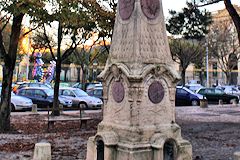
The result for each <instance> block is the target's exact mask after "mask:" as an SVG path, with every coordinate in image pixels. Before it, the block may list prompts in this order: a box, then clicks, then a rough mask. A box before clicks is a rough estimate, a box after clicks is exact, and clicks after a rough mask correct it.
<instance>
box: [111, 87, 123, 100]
mask: <svg viewBox="0 0 240 160" xmlns="http://www.w3.org/2000/svg"><path fill="white" fill-rule="evenodd" d="M124 92H125V91H124V86H123V84H122V82H114V83H113V85H112V95H113V99H114V100H115V101H116V102H117V103H121V102H122V100H123V98H124V94H125V93H124Z"/></svg>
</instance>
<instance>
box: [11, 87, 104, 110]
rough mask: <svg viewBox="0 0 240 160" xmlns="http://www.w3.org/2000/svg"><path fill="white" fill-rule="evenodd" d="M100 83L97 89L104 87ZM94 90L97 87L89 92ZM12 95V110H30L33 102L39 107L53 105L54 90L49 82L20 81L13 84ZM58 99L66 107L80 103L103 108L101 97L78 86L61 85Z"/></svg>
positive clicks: (88, 106) (84, 105)
mask: <svg viewBox="0 0 240 160" xmlns="http://www.w3.org/2000/svg"><path fill="white" fill-rule="evenodd" d="M98 85H99V87H97V89H102V87H100V84H98ZM94 90H95V88H92V89H89V92H90V91H91V92H92V91H94ZM101 91H102V90H101ZM11 97H12V98H11V109H12V111H14V110H29V109H31V107H32V105H33V104H37V106H38V108H47V107H52V105H53V100H54V91H53V88H52V87H51V86H50V85H49V84H44V83H20V84H16V85H14V86H13V92H12V96H11ZM58 100H59V103H60V104H62V105H63V106H64V107H73V108H74V107H75V108H76V107H79V106H80V105H81V107H84V108H101V106H102V104H103V101H102V100H101V99H100V98H98V97H96V96H94V95H93V96H91V95H89V94H88V93H87V92H85V91H83V90H82V89H79V88H77V87H75V88H74V87H60V89H59V96H58Z"/></svg>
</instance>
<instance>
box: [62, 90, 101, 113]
mask: <svg viewBox="0 0 240 160" xmlns="http://www.w3.org/2000/svg"><path fill="white" fill-rule="evenodd" d="M59 95H61V96H63V97H66V98H69V99H71V100H72V102H73V106H79V105H84V108H101V107H102V105H103V102H102V100H101V99H99V98H97V97H92V96H89V95H88V94H87V93H86V92H84V91H83V90H81V89H78V88H71V87H64V88H60V89H59Z"/></svg>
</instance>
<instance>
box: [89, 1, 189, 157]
mask: <svg viewBox="0 0 240 160" xmlns="http://www.w3.org/2000/svg"><path fill="white" fill-rule="evenodd" d="M149 2H153V3H149ZM132 3H134V5H133V4H132ZM141 4H142V6H141ZM152 4H155V5H157V6H153V5H152ZM122 6H125V8H122ZM119 10H120V13H119V12H117V16H116V21H115V26H114V34H113V41H112V44H111V49H110V55H109V58H108V62H107V64H106V66H105V69H104V71H103V72H102V73H101V74H100V75H99V78H101V79H102V81H103V95H104V97H103V98H104V108H103V120H102V122H101V123H100V124H99V125H98V133H97V134H96V136H95V138H94V139H93V138H90V139H89V143H88V153H87V160H96V159H97V157H98V153H99V155H102V153H100V152H102V150H98V149H97V144H98V142H99V141H100V142H103V143H104V160H126V159H128V160H163V159H166V157H165V158H164V156H169V157H171V158H170V159H178V160H190V159H192V147H191V144H190V143H189V142H187V141H185V140H183V139H182V137H181V129H180V127H179V126H178V125H177V124H176V123H175V87H176V83H177V81H178V80H179V75H178V74H177V72H176V70H175V69H174V68H173V67H172V65H173V60H172V59H171V54H170V50H169V45H168V40H167V35H166V29H165V23H164V17H163V12H162V5H161V0H151V1H147V0H135V1H133V0H130V1H125V0H121V1H119V4H118V11H119ZM131 11H132V12H131ZM130 13H131V14H130ZM119 14H120V15H119ZM128 16H129V17H128ZM166 146H167V147H168V148H167V147H166Z"/></svg>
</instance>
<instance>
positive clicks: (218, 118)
mask: <svg viewBox="0 0 240 160" xmlns="http://www.w3.org/2000/svg"><path fill="white" fill-rule="evenodd" d="M88 115H89V116H91V117H92V118H93V119H94V120H91V121H89V123H88V126H87V127H86V128H82V129H79V122H77V121H69V122H64V123H62V122H57V123H56V125H55V127H54V128H52V129H51V130H50V132H47V123H46V122H45V121H43V119H44V118H46V115H44V114H38V115H32V114H28V113H24V114H21V115H18V113H15V114H13V115H12V116H11V122H12V128H13V131H12V133H10V134H0V159H1V160H17V159H19V160H30V159H32V156H33V155H32V154H33V150H34V144H35V143H37V142H40V141H48V142H50V143H51V145H52V159H53V160H84V159H85V156H86V145H87V139H88V137H90V136H93V135H95V134H96V129H97V124H98V123H99V122H100V121H101V118H102V117H101V113H89V114H88ZM176 121H177V123H178V124H179V125H180V126H181V128H182V136H183V137H184V138H185V139H187V140H189V141H190V142H191V144H192V146H193V159H195V158H196V157H197V158H198V159H202V160H232V159H233V153H234V152H235V151H240V107H233V106H224V107H219V106H211V107H209V108H206V109H203V108H199V107H177V108H176Z"/></svg>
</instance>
